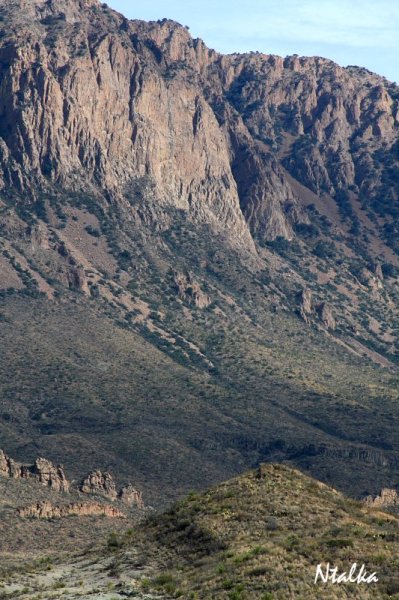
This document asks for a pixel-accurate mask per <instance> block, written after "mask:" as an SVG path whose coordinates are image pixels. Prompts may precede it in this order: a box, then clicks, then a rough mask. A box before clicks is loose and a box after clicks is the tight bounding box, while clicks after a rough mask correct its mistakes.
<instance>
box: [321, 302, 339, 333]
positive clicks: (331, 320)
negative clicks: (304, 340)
mask: <svg viewBox="0 0 399 600" xmlns="http://www.w3.org/2000/svg"><path fill="white" fill-rule="evenodd" d="M317 312H318V313H319V317H320V319H321V321H322V322H323V325H324V326H325V327H326V328H327V329H331V330H332V331H334V330H335V328H336V326H337V323H336V320H335V317H334V314H333V310H332V308H331V306H330V305H329V304H328V303H327V302H322V303H321V304H320V305H319V306H318V307H317Z"/></svg>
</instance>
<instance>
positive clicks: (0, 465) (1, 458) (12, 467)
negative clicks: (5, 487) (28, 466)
mask: <svg viewBox="0 0 399 600" xmlns="http://www.w3.org/2000/svg"><path fill="white" fill-rule="evenodd" d="M0 475H1V476H2V477H10V478H11V479H19V478H20V477H21V467H20V465H18V464H17V463H16V462H15V461H14V460H13V459H12V458H10V457H9V456H7V455H6V454H5V453H4V452H3V450H1V449H0Z"/></svg>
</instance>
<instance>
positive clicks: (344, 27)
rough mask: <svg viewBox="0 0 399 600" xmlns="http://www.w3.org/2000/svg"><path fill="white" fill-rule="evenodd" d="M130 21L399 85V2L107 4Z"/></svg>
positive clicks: (151, 0)
mask: <svg viewBox="0 0 399 600" xmlns="http://www.w3.org/2000/svg"><path fill="white" fill-rule="evenodd" d="M107 4H108V5H109V6H111V7H112V8H115V9H116V10H119V11H120V12H122V13H123V14H124V15H126V16H127V17H129V18H131V19H145V20H157V19H162V18H163V17H168V18H170V19H174V20H176V21H178V22H179V23H181V24H182V25H188V26H189V27H190V31H191V33H192V35H193V36H194V37H201V38H202V39H203V40H204V41H205V43H206V44H207V45H208V46H209V47H211V48H215V50H218V51H219V52H247V51H249V50H259V51H261V52H265V53H268V54H279V55H282V56H286V55H287V54H303V55H307V56H309V55H315V54H316V55H319V56H325V57H327V58H331V59H333V60H335V61H337V62H338V63H339V64H341V65H343V66H346V65H359V66H363V67H367V68H368V69H370V70H372V71H375V72H377V73H379V74H381V75H385V76H386V77H387V78H388V79H391V80H392V81H399V60H398V58H399V0H240V1H238V0H168V1H165V0H108V2H107Z"/></svg>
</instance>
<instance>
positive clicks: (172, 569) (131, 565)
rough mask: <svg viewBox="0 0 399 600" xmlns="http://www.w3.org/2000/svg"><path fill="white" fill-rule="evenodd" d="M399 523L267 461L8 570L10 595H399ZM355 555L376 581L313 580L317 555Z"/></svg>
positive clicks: (339, 561)
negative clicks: (96, 537) (97, 539)
mask: <svg viewBox="0 0 399 600" xmlns="http://www.w3.org/2000/svg"><path fill="white" fill-rule="evenodd" d="M398 533H399V528H398V520H397V517H395V516H392V515H389V514H386V513H382V512H379V511H377V510H371V509H369V508H367V507H365V505H364V504H361V503H360V502H355V501H353V500H350V499H348V498H346V497H345V496H343V495H342V494H340V493H338V492H337V491H336V490H334V489H333V488H329V487H327V486H325V485H323V484H321V483H319V482H317V481H315V480H313V479H311V478H309V477H306V476H304V475H303V474H301V473H300V472H298V471H296V470H293V469H291V468H288V467H285V466H282V465H262V467H261V469H259V470H257V471H252V472H250V473H247V474H245V475H242V476H240V477H237V478H235V479H232V480H230V481H227V482H225V483H222V484H220V485H219V486H216V487H214V488H212V489H210V490H209V491H207V492H204V493H200V494H195V493H192V494H190V495H189V497H188V498H186V499H184V500H181V501H180V502H178V503H177V504H175V505H174V506H172V507H171V508H169V509H168V510H167V511H166V512H165V513H163V514H154V515H153V516H151V517H149V518H147V520H146V521H145V522H144V523H142V524H140V525H138V526H135V527H134V528H133V529H132V530H130V531H127V532H125V533H124V534H119V535H113V536H111V537H110V538H109V539H108V542H107V543H106V544H104V543H102V544H101V545H100V546H97V547H95V548H92V549H91V550H89V551H87V550H84V551H80V552H79V553H78V554H76V555H74V554H73V553H72V554H69V555H68V556H65V555H64V556H63V557H62V558H61V559H59V558H57V557H53V560H52V562H51V564H50V567H49V566H48V564H46V565H45V567H43V563H42V564H41V565H40V563H36V564H34V565H29V566H27V567H24V566H21V567H20V569H19V572H18V574H15V573H12V572H9V573H8V574H7V575H6V576H5V577H3V584H4V588H3V589H4V594H5V595H4V598H9V597H10V595H8V596H7V594H9V593H10V592H11V591H12V592H13V595H12V597H13V598H19V599H21V600H22V599H24V600H28V599H29V600H30V599H32V598H37V594H40V597H41V598H42V599H43V600H44V599H51V600H56V598H59V597H62V598H68V600H75V599H76V598H79V597H80V598H81V597H83V598H94V599H95V600H97V599H100V598H102V599H105V598H107V599H108V598H109V599H111V598H112V599H115V600H116V599H119V598H126V597H128V598H129V597H134V598H140V599H144V598H147V599H150V598H163V599H168V600H170V599H171V598H184V599H187V600H188V599H192V600H194V599H196V598H197V599H201V600H206V599H208V598H209V599H211V598H212V599H218V600H219V599H220V600H222V599H224V598H226V599H231V600H252V599H262V600H280V599H281V600H283V599H284V600H288V599H299V598H306V599H309V600H312V599H315V600H316V599H317V600H322V599H326V600H327V599H328V600H335V599H337V600H341V599H343V598H358V599H359V600H360V599H361V600H366V599H368V598H375V599H378V600H380V599H381V600H382V599H388V598H398V597H399V581H398V578H397V574H396V568H397V561H398V558H397V543H398ZM355 561H356V562H357V563H358V565H359V566H361V565H362V564H363V563H364V564H365V567H366V570H367V573H368V574H369V575H370V574H371V573H372V572H375V573H376V574H377V578H378V582H377V583H372V584H369V585H367V584H359V585H358V584H354V583H346V584H343V583H340V584H331V583H327V584H324V583H317V584H315V583H314V579H315V573H316V566H317V565H318V564H322V565H323V567H325V565H326V563H328V562H329V563H330V564H331V566H332V567H333V566H335V567H337V568H338V569H339V573H341V572H342V571H348V570H349V569H350V567H351V566H352V564H353V562H355Z"/></svg>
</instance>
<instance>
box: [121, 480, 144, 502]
mask: <svg viewBox="0 0 399 600" xmlns="http://www.w3.org/2000/svg"><path fill="white" fill-rule="evenodd" d="M118 500H120V501H121V502H123V504H127V505H129V506H137V508H144V501H143V494H142V492H140V491H138V490H136V488H134V487H133V486H132V485H130V484H129V485H127V486H126V487H123V488H122V489H121V490H120V492H119V493H118Z"/></svg>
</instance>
